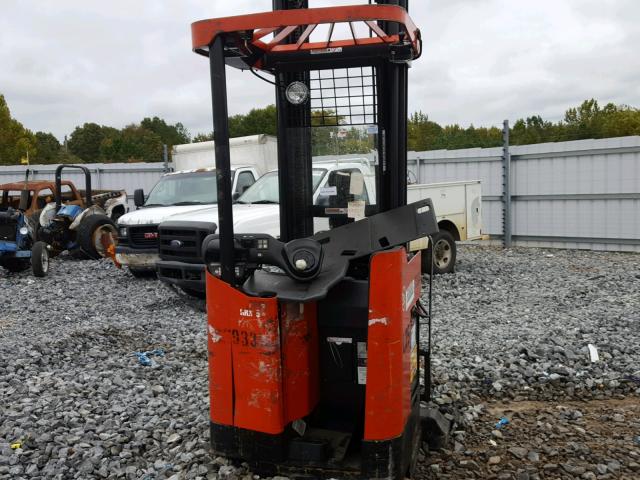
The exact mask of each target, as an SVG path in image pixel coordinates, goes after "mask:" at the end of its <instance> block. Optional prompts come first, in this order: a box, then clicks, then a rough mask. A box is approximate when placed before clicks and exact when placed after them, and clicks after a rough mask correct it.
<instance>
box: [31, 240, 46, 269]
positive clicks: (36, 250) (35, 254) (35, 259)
mask: <svg viewBox="0 0 640 480" xmlns="http://www.w3.org/2000/svg"><path fill="white" fill-rule="evenodd" d="M31 268H32V269H33V274H34V275H35V276H36V277H44V276H46V275H47V273H49V251H48V250H47V244H46V243H44V242H36V243H35V244H34V245H33V248H32V249H31Z"/></svg>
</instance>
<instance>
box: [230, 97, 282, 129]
mask: <svg viewBox="0 0 640 480" xmlns="http://www.w3.org/2000/svg"><path fill="white" fill-rule="evenodd" d="M277 132H278V114H277V111H276V106H275V105H267V106H266V107H264V108H252V109H251V110H250V111H249V113H246V114H239V115H233V116H231V117H229V135H230V136H231V137H246V136H249V135H260V134H266V135H276V134H277Z"/></svg>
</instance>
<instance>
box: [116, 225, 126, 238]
mask: <svg viewBox="0 0 640 480" xmlns="http://www.w3.org/2000/svg"><path fill="white" fill-rule="evenodd" d="M118 233H119V235H120V236H121V237H126V236H127V233H128V232H127V227H120V229H119V232H118Z"/></svg>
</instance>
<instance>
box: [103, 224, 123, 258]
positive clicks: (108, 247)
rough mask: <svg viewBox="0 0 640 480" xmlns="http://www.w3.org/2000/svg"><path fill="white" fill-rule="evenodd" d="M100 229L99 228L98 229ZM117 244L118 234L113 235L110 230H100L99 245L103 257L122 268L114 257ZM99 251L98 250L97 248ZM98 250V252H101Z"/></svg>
mask: <svg viewBox="0 0 640 480" xmlns="http://www.w3.org/2000/svg"><path fill="white" fill-rule="evenodd" d="M100 230H101V229H100ZM117 244H118V235H117V234H116V235H114V234H113V232H111V231H108V232H107V231H104V230H101V232H100V245H102V252H104V254H103V257H105V258H110V259H111V261H112V262H113V264H114V265H115V266H116V267H117V268H122V264H121V263H120V262H119V261H118V259H117V258H116V245H117ZM98 252H100V250H98ZM102 252H100V253H102Z"/></svg>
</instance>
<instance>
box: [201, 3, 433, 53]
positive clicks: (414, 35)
mask: <svg viewBox="0 0 640 480" xmlns="http://www.w3.org/2000/svg"><path fill="white" fill-rule="evenodd" d="M378 21H384V22H397V23H398V24H400V26H401V29H402V30H404V32H405V33H406V35H407V37H408V39H409V41H410V42H411V43H412V45H413V50H414V55H415V57H416V58H417V57H419V56H420V48H421V45H420V30H419V29H418V28H417V27H416V25H415V24H414V23H413V21H412V20H411V17H409V14H408V13H407V11H406V10H405V9H404V8H402V7H399V6H396V5H353V6H346V7H327V8H308V9H293V10H279V11H274V12H265V13H254V14H249V15H239V16H234V17H224V18H212V19H209V20H200V21H198V22H194V23H192V24H191V39H192V46H193V50H194V51H202V50H203V49H206V48H208V46H209V45H211V43H212V42H213V40H214V39H215V38H216V37H217V36H218V35H220V34H224V33H234V32H250V33H251V35H252V37H251V40H248V42H249V43H251V45H253V46H254V47H256V48H258V49H260V50H262V51H265V52H274V53H275V52H291V51H298V50H314V49H318V48H337V47H342V48H348V47H350V46H359V45H371V44H376V43H377V44H389V43H397V42H398V41H399V39H400V37H399V36H398V35H388V34H387V33H386V32H384V31H383V30H382V29H381V28H380V27H379V26H378V24H377V23H376V22H378ZM353 22H365V23H366V24H367V26H368V27H369V28H370V29H371V30H372V31H373V33H375V35H376V36H374V37H365V38H356V37H355V32H354V30H353V25H352V23H353ZM336 23H349V24H350V28H351V32H352V37H353V38H352V39H348V40H338V41H327V42H313V43H309V42H306V40H307V39H308V38H309V36H310V34H311V32H312V31H313V30H314V29H315V27H317V26H318V25H320V24H332V25H333V24H336ZM298 27H305V29H304V31H303V34H302V36H301V37H300V38H301V40H299V41H298V42H297V43H293V44H282V43H281V42H282V41H284V40H285V38H286V37H287V36H288V35H289V34H290V33H291V32H293V31H294V30H295V29H296V28H298ZM277 30H280V32H279V33H278V34H276V35H275V37H274V38H273V40H271V41H270V42H268V43H265V42H263V41H261V39H262V38H264V37H265V36H266V35H269V34H271V33H274V32H276V31H277Z"/></svg>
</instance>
